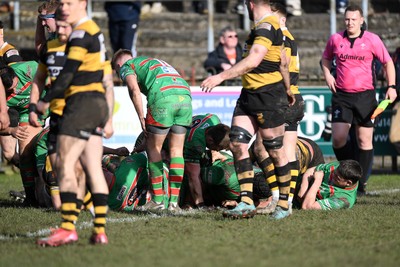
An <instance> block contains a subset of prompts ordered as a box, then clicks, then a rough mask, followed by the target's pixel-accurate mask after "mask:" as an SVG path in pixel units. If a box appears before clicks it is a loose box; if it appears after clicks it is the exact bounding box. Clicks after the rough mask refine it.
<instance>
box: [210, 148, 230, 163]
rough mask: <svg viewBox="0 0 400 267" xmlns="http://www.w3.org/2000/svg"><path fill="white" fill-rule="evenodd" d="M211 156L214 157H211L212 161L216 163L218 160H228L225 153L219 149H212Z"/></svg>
mask: <svg viewBox="0 0 400 267" xmlns="http://www.w3.org/2000/svg"><path fill="white" fill-rule="evenodd" d="M211 158H212V159H211V161H212V163H214V162H215V161H217V160H220V161H222V162H224V161H225V160H226V157H225V156H224V155H223V154H221V153H219V152H218V151H215V150H212V151H211Z"/></svg>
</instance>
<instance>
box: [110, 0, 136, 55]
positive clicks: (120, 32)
mask: <svg viewBox="0 0 400 267" xmlns="http://www.w3.org/2000/svg"><path fill="white" fill-rule="evenodd" d="M104 9H105V10H106V12H107V15H108V29H109V34H110V41H111V47H112V49H113V51H114V53H115V52H116V51H117V50H119V49H128V50H130V51H132V54H133V55H135V56H136V40H137V29H138V26H139V20H140V9H141V2H140V1H130V2H123V1H121V2H114V1H107V2H106V3H105V4H104Z"/></svg>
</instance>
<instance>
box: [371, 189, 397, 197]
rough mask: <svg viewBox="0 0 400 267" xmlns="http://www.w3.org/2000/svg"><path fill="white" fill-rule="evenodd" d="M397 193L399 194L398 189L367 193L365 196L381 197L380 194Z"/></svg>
mask: <svg viewBox="0 0 400 267" xmlns="http://www.w3.org/2000/svg"><path fill="white" fill-rule="evenodd" d="M397 192H400V188H393V189H382V190H375V191H367V196H368V195H372V196H376V195H382V194H394V193H397Z"/></svg>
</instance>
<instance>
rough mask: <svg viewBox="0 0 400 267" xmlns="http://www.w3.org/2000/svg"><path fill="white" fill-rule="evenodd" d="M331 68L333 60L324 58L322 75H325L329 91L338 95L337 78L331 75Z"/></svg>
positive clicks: (322, 60)
mask: <svg viewBox="0 0 400 267" xmlns="http://www.w3.org/2000/svg"><path fill="white" fill-rule="evenodd" d="M331 66H332V60H328V59H326V58H324V57H322V59H321V67H322V73H323V74H324V78H325V81H326V84H327V85H328V87H329V89H331V91H332V92H333V93H336V80H335V77H333V75H332V73H331Z"/></svg>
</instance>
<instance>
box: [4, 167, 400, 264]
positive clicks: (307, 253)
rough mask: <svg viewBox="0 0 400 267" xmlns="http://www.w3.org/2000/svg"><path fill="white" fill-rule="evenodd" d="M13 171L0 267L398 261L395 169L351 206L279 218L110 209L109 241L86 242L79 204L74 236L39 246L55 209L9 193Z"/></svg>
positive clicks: (399, 182)
mask: <svg viewBox="0 0 400 267" xmlns="http://www.w3.org/2000/svg"><path fill="white" fill-rule="evenodd" d="M10 189H21V181H20V178H19V175H18V174H14V175H5V174H1V175H0V252H1V253H0V254H1V257H0V267H9V266H29V267H35V266H40V267H42V266H57V267H62V266H68V267H71V266H85V267H89V266H102V267H103V266H191V267H194V266H222V267H224V266H230V267H231V266H324V267H327V266H332V267H337V266H340V267H345V266H356V267H361V266H385V267H386V266H399V262H400V224H399V220H400V175H373V176H371V178H370V180H369V185H368V190H369V191H370V192H371V194H370V195H367V196H365V197H361V198H359V199H358V200H357V203H356V205H355V206H354V208H353V209H351V210H339V211H331V212H324V211H301V210H294V211H293V215H292V216H291V217H289V218H287V219H284V220H281V221H273V220H270V219H269V218H268V217H267V216H261V215H257V216H255V217H254V218H253V219H248V220H230V219H224V218H223V217H222V214H221V211H212V212H188V213H186V214H182V215H175V216H172V215H168V214H166V213H159V214H129V213H118V212H112V211H111V212H109V214H108V220H107V234H108V237H109V242H110V243H109V245H107V246H92V245H90V244H89V237H90V234H91V227H92V224H91V216H90V214H89V213H88V212H82V213H81V215H80V217H79V222H78V224H77V229H78V233H79V241H78V242H77V243H76V244H72V245H68V246H63V247H58V248H41V247H38V246H36V245H35V241H36V239H37V238H40V237H43V236H45V235H47V234H49V232H50V230H49V229H50V227H57V226H58V224H59V222H60V214H59V213H58V212H54V211H51V210H46V209H33V208H21V207H20V206H18V205H16V204H15V202H13V201H11V199H10V198H9V196H8V191H9V190H10Z"/></svg>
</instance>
